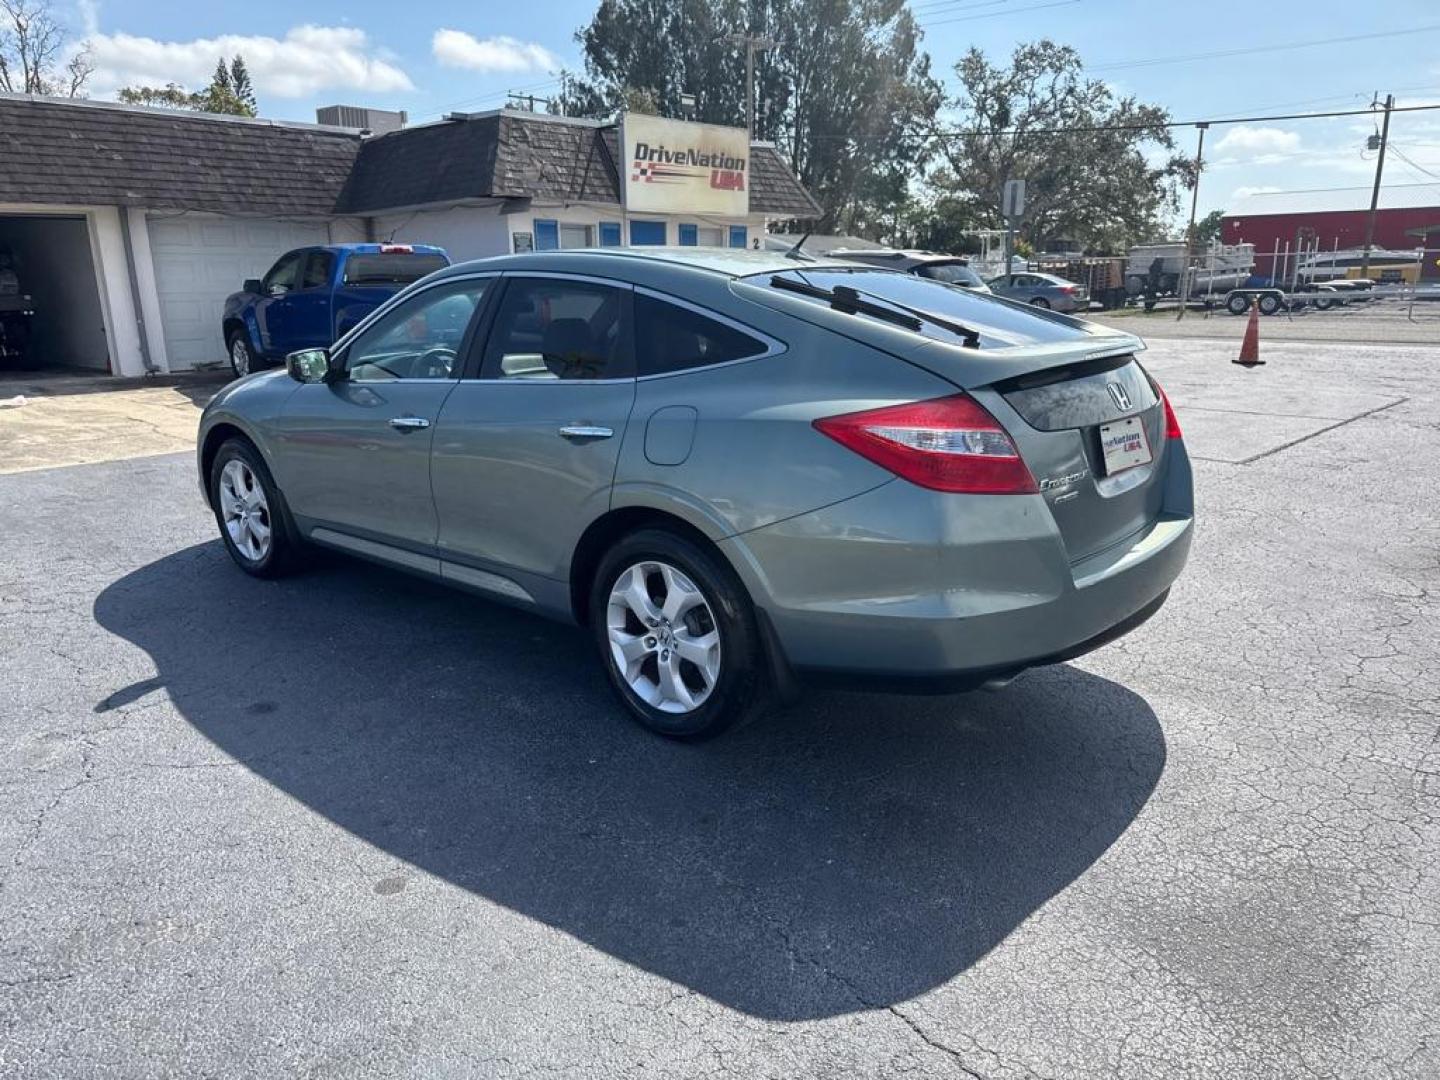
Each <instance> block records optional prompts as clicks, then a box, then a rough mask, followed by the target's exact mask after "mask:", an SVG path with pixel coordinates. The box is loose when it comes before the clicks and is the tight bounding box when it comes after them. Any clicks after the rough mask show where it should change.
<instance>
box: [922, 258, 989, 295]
mask: <svg viewBox="0 0 1440 1080" xmlns="http://www.w3.org/2000/svg"><path fill="white" fill-rule="evenodd" d="M915 275H916V276H917V277H922V278H929V279H930V280H931V281H943V282H945V284H947V285H963V286H964V287H965V288H967V289H973V288H975V286H977V285H983V284H985V283H984V282H983V281H981V280H980V275H979V274H977V273H975V271H974V270H971V269H970V267H968V266H966V265H965V264H964V263H958V262H953V263H945V262H942V263H926V264H925V265H924V266H921V267H920V268H918V269H917V270H916V271H915Z"/></svg>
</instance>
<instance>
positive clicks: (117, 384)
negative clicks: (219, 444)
mask: <svg viewBox="0 0 1440 1080" xmlns="http://www.w3.org/2000/svg"><path fill="white" fill-rule="evenodd" d="M227 379H228V372H227V373H225V374H224V375H221V374H212V373H207V374H203V375H180V376H163V377H152V378H148V379H117V378H115V377H113V376H85V375H70V374H66V375H46V374H45V373H43V372H18V373H10V372H7V373H4V374H0V474H4V473H16V472H29V471H31V470H33V469H51V468H55V467H57V466H61V465H86V464H91V463H94V462H99V461H117V460H120V459H123V458H133V457H148V456H150V455H153V454H170V453H175V452H177V451H182V450H191V449H193V448H194V446H195V430H196V427H197V425H198V423H199V420H200V410H201V409H202V408H203V407H204V405H205V402H207V401H209V400H210V398H211V396H212V395H213V394H214V393H215V392H216V391H217V390H219V389H220V387H222V386H224V385H225V383H226V381H227Z"/></svg>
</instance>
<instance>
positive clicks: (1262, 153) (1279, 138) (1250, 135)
mask: <svg viewBox="0 0 1440 1080" xmlns="http://www.w3.org/2000/svg"><path fill="white" fill-rule="evenodd" d="M1299 149H1300V136H1299V135H1298V134H1296V133H1295V132H1293V131H1286V130H1284V129H1283V128H1272V127H1249V126H1248V125H1245V124H1241V125H1240V126H1239V127H1236V128H1231V129H1230V130H1229V131H1227V132H1226V133H1225V137H1224V138H1222V139H1221V140H1220V141H1219V143H1217V144H1216V146H1215V150H1216V153H1218V154H1221V155H1228V156H1229V157H1230V158H1233V159H1244V160H1248V161H1258V162H1260V163H1262V164H1264V163H1265V162H1267V161H1272V162H1273V161H1279V160H1282V157H1281V155H1285V154H1293V153H1295V151H1297V150H1299Z"/></svg>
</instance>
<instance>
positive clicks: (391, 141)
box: [338, 112, 820, 218]
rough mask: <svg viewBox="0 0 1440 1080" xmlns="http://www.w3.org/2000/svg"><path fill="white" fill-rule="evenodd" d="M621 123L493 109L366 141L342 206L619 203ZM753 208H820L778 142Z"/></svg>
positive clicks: (803, 213) (784, 212)
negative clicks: (534, 201)
mask: <svg viewBox="0 0 1440 1080" xmlns="http://www.w3.org/2000/svg"><path fill="white" fill-rule="evenodd" d="M619 153H620V147H619V137H618V133H617V131H616V129H615V126H614V125H613V124H604V125H600V124H596V123H595V122H594V121H584V120H580V121H576V120H566V119H564V118H562V117H549V116H533V115H526V114H523V113H511V112H500V113H488V114H484V115H481V116H474V117H471V118H469V119H463V120H449V121H445V122H444V123H439V124H427V125H423V126H421V127H413V128H403V129H401V130H400V131H392V132H390V133H388V134H386V135H382V136H379V137H377V138H373V139H368V140H366V142H365V144H364V146H363V147H362V148H361V151H360V156H359V159H358V160H357V162H356V165H355V171H354V173H353V175H352V176H351V179H350V183H349V184H347V185H346V187H345V190H344V192H343V193H342V195H341V197H340V204H339V207H338V209H339V211H340V212H341V213H347V214H368V213H375V212H377V211H380V210H386V209H392V208H395V207H402V206H422V205H425V204H427V203H437V202H451V201H455V200H460V199H482V198H532V199H543V200H546V201H548V202H599V203H619V202H620V176H619V172H618V170H617V169H616V161H617V158H618V156H619ZM750 177H751V179H750V208H751V210H752V211H754V212H755V213H758V214H770V215H773V216H775V217H794V218H814V217H819V216H820V208H819V207H818V206H817V205H816V204H815V200H814V199H812V198H811V197H810V194H809V192H807V191H806V190H805V189H804V187H802V186H801V184H800V181H799V180H798V179H796V177H795V174H794V173H793V172H791V171H790V167H789V166H788V165H786V164H785V161H784V159H783V158H781V157H780V154H779V152H778V151H777V150H776V149H775V147H773V146H771V145H769V144H767V143H756V144H755V145H754V146H753V147H752V148H751V168H750Z"/></svg>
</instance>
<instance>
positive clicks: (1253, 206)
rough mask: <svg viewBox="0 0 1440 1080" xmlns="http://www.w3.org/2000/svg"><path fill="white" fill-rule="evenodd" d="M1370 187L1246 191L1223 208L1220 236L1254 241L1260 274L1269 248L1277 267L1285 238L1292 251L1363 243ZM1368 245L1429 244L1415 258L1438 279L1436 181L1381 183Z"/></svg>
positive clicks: (1404, 247) (1407, 247) (1267, 269)
mask: <svg viewBox="0 0 1440 1080" xmlns="http://www.w3.org/2000/svg"><path fill="white" fill-rule="evenodd" d="M1370 192H1371V189H1370V188H1368V187H1363V188H1361V187H1356V188H1325V189H1317V190H1313V191H1277V192H1257V193H1256V194H1253V195H1247V196H1245V197H1243V198H1241V199H1239V200H1237V202H1236V204H1235V208H1234V209H1233V210H1231V211H1229V212H1227V213H1226V215H1225V219H1224V224H1223V227H1222V232H1221V239H1222V240H1223V241H1224V242H1225V243H1227V244H1241V243H1245V244H1254V245H1255V262H1256V267H1255V268H1256V270H1257V272H1259V273H1262V274H1269V273H1271V272H1272V268H1271V262H1272V253H1274V252H1275V251H1276V250H1277V249H1278V250H1279V252H1280V253H1281V269H1282V271H1283V269H1284V265H1285V264H1284V252H1285V250H1286V245H1287V244H1288V245H1289V249H1290V251H1292V252H1294V251H1296V250H1297V249H1299V248H1314V247H1316V246H1317V245H1318V248H1319V250H1320V251H1321V252H1322V253H1323V252H1329V251H1332V250H1335V249H1337V248H1338V249H1339V250H1340V251H1342V252H1343V251H1345V250H1346V249H1356V248H1363V247H1364V246H1365V223H1366V220H1367V219H1368V218H1369V216H1370ZM1374 245H1375V247H1376V248H1383V249H1386V250H1388V251H1407V252H1408V251H1415V250H1416V249H1418V248H1427V249H1430V250H1427V251H1426V252H1425V254H1424V256H1423V258H1421V260H1420V263H1421V275H1422V276H1423V277H1425V278H1428V279H1431V280H1434V279H1440V185H1435V184H1396V185H1392V186H1386V187H1382V188H1381V189H1380V208H1379V210H1378V211H1377V212H1376V215H1375V239H1374ZM1292 258H1293V256H1292Z"/></svg>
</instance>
